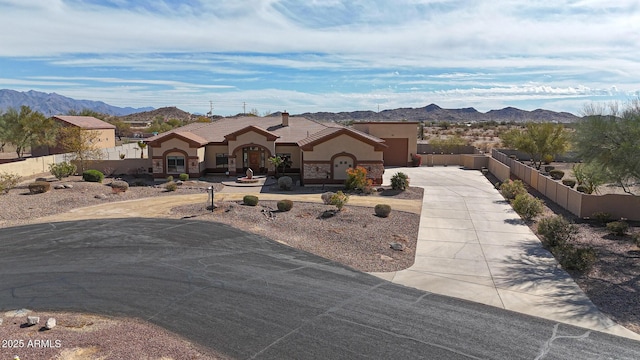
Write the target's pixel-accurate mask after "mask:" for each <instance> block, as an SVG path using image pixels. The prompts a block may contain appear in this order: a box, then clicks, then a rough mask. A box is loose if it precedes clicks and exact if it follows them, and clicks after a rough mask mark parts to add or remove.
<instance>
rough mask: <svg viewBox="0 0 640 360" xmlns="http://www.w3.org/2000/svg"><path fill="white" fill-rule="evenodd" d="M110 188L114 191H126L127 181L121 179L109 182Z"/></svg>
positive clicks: (127, 188)
mask: <svg viewBox="0 0 640 360" xmlns="http://www.w3.org/2000/svg"><path fill="white" fill-rule="evenodd" d="M111 189H112V190H113V192H114V193H118V192H126V191H127V190H129V183H127V182H126V181H122V180H116V181H114V182H112V183H111Z"/></svg>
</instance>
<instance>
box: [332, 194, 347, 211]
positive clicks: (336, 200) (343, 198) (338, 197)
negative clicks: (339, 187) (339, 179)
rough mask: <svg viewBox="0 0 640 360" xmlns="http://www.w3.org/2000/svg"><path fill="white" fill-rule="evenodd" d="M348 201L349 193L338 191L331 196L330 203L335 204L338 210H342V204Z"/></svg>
mask: <svg viewBox="0 0 640 360" xmlns="http://www.w3.org/2000/svg"><path fill="white" fill-rule="evenodd" d="M348 201H349V195H347V194H345V193H343V192H342V191H338V192H337V193H335V194H333V196H331V201H330V202H329V204H330V205H335V207H336V208H338V211H342V208H343V207H344V205H345V204H346V203H347V202H348Z"/></svg>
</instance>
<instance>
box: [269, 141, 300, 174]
mask: <svg viewBox="0 0 640 360" xmlns="http://www.w3.org/2000/svg"><path fill="white" fill-rule="evenodd" d="M282 153H284V154H291V169H292V170H295V169H300V168H301V166H302V151H300V148H299V147H298V146H297V145H277V144H276V151H275V153H274V155H275V154H282ZM272 168H273V166H271V165H269V170H270V171H271V170H273V169H272Z"/></svg>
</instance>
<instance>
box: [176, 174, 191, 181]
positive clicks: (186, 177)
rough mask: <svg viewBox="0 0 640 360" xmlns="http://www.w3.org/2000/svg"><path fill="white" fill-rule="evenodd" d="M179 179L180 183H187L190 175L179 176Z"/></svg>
mask: <svg viewBox="0 0 640 360" xmlns="http://www.w3.org/2000/svg"><path fill="white" fill-rule="evenodd" d="M178 179H180V181H187V180H189V174H185V173H182V174H180V175H179V176H178Z"/></svg>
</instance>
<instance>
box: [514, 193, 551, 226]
mask: <svg viewBox="0 0 640 360" xmlns="http://www.w3.org/2000/svg"><path fill="white" fill-rule="evenodd" d="M511 206H513V210H515V211H516V212H517V213H518V214H519V215H520V216H522V218H523V219H525V220H526V221H531V219H533V218H534V217H536V216H538V215H540V214H542V210H543V209H544V205H543V204H542V200H540V199H538V198H535V197H533V196H530V195H529V194H518V195H516V198H515V199H513V201H511Z"/></svg>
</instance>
